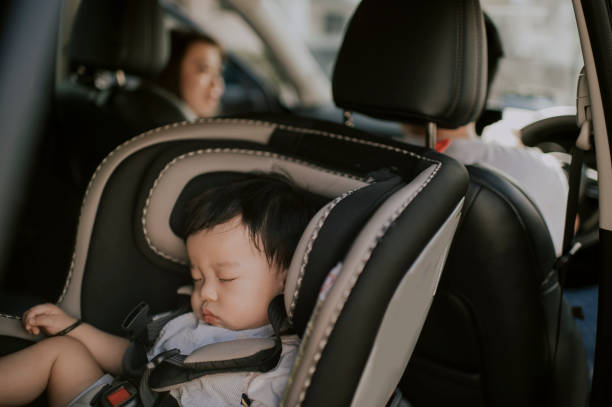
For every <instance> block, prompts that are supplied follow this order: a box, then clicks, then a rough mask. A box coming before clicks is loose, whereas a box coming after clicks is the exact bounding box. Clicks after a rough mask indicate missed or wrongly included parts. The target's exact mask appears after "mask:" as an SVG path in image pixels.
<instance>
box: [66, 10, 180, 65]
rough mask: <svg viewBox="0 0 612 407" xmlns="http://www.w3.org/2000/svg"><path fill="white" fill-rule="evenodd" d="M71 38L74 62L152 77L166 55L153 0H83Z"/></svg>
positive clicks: (71, 57)
mask: <svg viewBox="0 0 612 407" xmlns="http://www.w3.org/2000/svg"><path fill="white" fill-rule="evenodd" d="M72 32H73V35H72V37H71V39H70V47H69V58H70V61H71V62H72V63H74V64H77V65H83V66H87V67H96V68H100V69H108V70H117V69H122V70H124V71H125V72H128V73H131V74H134V75H138V76H145V77H150V76H155V75H156V74H158V73H159V72H160V71H161V70H162V69H163V68H164V66H165V64H166V61H167V59H168V56H169V51H170V49H169V46H170V45H169V42H170V41H169V38H168V36H167V34H166V32H165V30H164V25H163V21H162V15H161V10H160V8H159V6H158V5H157V1H152V0H83V1H82V2H81V5H80V6H79V9H78V11H77V16H76V18H75V20H74V25H73V28H72Z"/></svg>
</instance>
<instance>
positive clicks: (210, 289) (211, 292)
mask: <svg viewBox="0 0 612 407" xmlns="http://www.w3.org/2000/svg"><path fill="white" fill-rule="evenodd" d="M202 298H203V299H205V300H207V301H216V300H217V290H216V289H215V287H214V286H213V284H212V283H206V284H204V285H203V286H202Z"/></svg>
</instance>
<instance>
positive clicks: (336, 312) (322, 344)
mask: <svg viewBox="0 0 612 407" xmlns="http://www.w3.org/2000/svg"><path fill="white" fill-rule="evenodd" d="M437 171H438V168H435V169H434V171H432V173H431V174H430V175H429V177H427V179H426V180H424V181H423V183H422V184H421V185H420V186H419V188H417V190H416V191H415V192H414V193H412V194H411V195H410V196H409V197H408V198H407V199H406V200H405V201H404V202H403V203H402V204H401V205H400V206H399V207H398V208H397V209H396V210H395V211H394V212H393V214H392V215H391V216H390V217H389V218H388V219H387V221H386V222H385V223H384V224H383V225H382V227H381V229H380V230H379V232H378V233H377V234H376V236H375V237H374V239H373V241H372V244H371V245H370V247H369V248H368V250H367V251H366V252H365V253H364V255H363V257H362V259H361V261H360V262H359V266H358V267H357V270H356V272H355V273H354V274H353V275H352V276H351V279H350V280H349V283H348V287H347V288H346V289H345V290H344V292H343V293H342V295H341V297H340V301H339V302H338V304H336V307H335V309H334V312H333V313H332V315H331V318H330V321H329V323H328V326H327V328H326V329H325V331H324V334H323V337H322V338H321V341H320V342H319V344H318V350H317V352H316V353H315V355H314V357H313V359H312V364H311V366H310V367H309V368H308V371H307V376H306V380H305V381H304V383H303V384H302V389H301V391H300V395H299V397H298V404H297V407H299V406H301V404H302V402H303V401H304V399H305V397H306V391H307V390H308V388H309V386H310V383H311V379H312V376H313V375H314V373H315V372H316V369H317V365H318V361H319V360H320V359H321V355H322V353H323V350H324V349H325V346H326V345H327V342H328V340H329V337H330V335H331V333H332V331H333V328H334V326H335V324H336V322H337V320H338V318H339V316H340V313H341V312H342V309H343V308H344V305H345V304H346V301H347V300H348V297H349V296H350V293H351V292H352V290H353V287H354V286H355V284H356V283H357V280H358V279H359V276H360V275H361V273H362V272H363V270H364V268H365V266H366V264H367V262H368V261H369V260H370V257H371V255H372V253H373V251H374V249H375V248H376V246H377V245H378V243H379V242H380V239H381V238H382V237H383V236H384V235H385V233H386V232H387V230H388V229H389V227H390V226H391V225H392V224H393V222H395V220H396V219H397V218H398V217H399V216H400V214H401V213H402V212H403V211H404V209H406V207H407V206H408V205H409V204H410V202H412V201H413V199H414V198H415V197H416V196H417V195H418V194H419V193H421V191H422V190H423V189H424V188H425V187H426V186H427V185H428V184H429V183H430V182H431V180H432V179H433V177H434V176H435V175H436V173H437ZM323 303H324V301H318V302H317V304H316V305H315V309H314V310H313V313H312V317H311V318H310V320H309V321H308V325H307V327H306V330H305V332H304V337H303V339H302V345H301V346H300V350H299V356H298V360H297V361H296V364H295V366H298V365H299V362H301V360H302V355H303V352H304V344H305V343H307V342H308V339H309V338H310V336H311V335H312V332H313V330H314V329H313V326H314V321H316V319H317V316H318V314H319V311H320V309H321V307H322V305H323ZM296 372H297V368H294V369H293V370H292V374H291V375H292V377H291V379H290V381H293V379H294V377H293V376H294V374H295V373H296Z"/></svg>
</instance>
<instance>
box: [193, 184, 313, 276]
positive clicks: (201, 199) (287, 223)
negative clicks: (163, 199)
mask: <svg viewBox="0 0 612 407" xmlns="http://www.w3.org/2000/svg"><path fill="white" fill-rule="evenodd" d="M319 206H320V203H315V199H314V198H313V196H312V195H310V194H309V193H307V192H305V191H301V190H299V189H297V187H296V186H295V185H294V184H293V183H292V182H291V181H290V180H289V179H288V178H287V177H285V176H284V175H281V174H277V173H272V174H264V173H248V174H242V175H240V176H239V178H238V179H237V180H236V181H235V182H231V183H229V184H227V185H223V186H217V187H212V188H209V189H207V190H205V191H204V192H202V193H201V194H200V195H198V196H197V197H196V198H194V199H193V200H191V201H190V202H189V204H188V206H187V220H186V228H185V239H187V237H189V236H190V235H192V234H194V233H197V232H198V231H200V230H204V229H211V228H213V227H215V226H217V225H220V224H222V223H225V222H227V221H229V220H231V219H233V218H235V217H237V216H240V217H241V218H242V224H243V225H244V226H245V227H246V228H247V230H248V233H249V236H250V238H251V241H252V242H253V244H254V246H255V247H256V248H257V249H258V250H260V251H262V252H263V253H264V254H265V255H266V258H267V259H268V263H270V265H276V266H279V267H281V268H282V269H287V268H288V267H289V264H290V263H291V258H292V257H293V252H294V251H295V248H296V246H297V243H298V241H299V240H300V237H301V236H302V233H303V232H304V229H305V228H306V225H308V222H309V221H310V219H311V218H312V216H313V215H314V214H315V213H316V211H317V210H318V209H319ZM262 246H263V247H262Z"/></svg>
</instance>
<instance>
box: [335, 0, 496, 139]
mask: <svg viewBox="0 0 612 407" xmlns="http://www.w3.org/2000/svg"><path fill="white" fill-rule="evenodd" d="M448 38H452V39H453V40H452V41H448ZM432 50H435V52H432ZM485 52H486V38H485V31H484V19H483V16H482V12H481V10H480V5H479V3H478V1H477V0H461V1H454V0H451V1H448V0H435V1H419V2H414V1H402V0H376V1H374V0H372V1H368V0H366V1H362V2H361V4H360V5H359V7H358V8H357V10H356V11H355V14H354V15H353V17H352V19H351V21H350V23H349V26H348V28H347V31H346V36H345V39H344V42H343V44H342V47H341V48H340V52H339V54H338V59H337V61H336V66H335V68H334V73H333V83H332V89H333V96H334V101H335V102H336V104H337V105H338V106H340V107H342V108H344V109H345V110H349V111H357V112H360V113H365V114H368V115H370V116H374V117H378V118H382V119H390V120H395V121H400V122H407V121H408V122H414V121H420V122H428V121H431V122H435V123H437V124H439V125H440V126H442V127H447V128H455V127H457V126H460V125H462V124H465V123H467V122H469V121H472V120H474V119H476V118H477V117H478V115H479V114H480V112H481V110H482V107H483V105H484V98H485V90H486V86H485V84H486V67H487V64H486V60H487V58H486V53H485Z"/></svg>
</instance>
